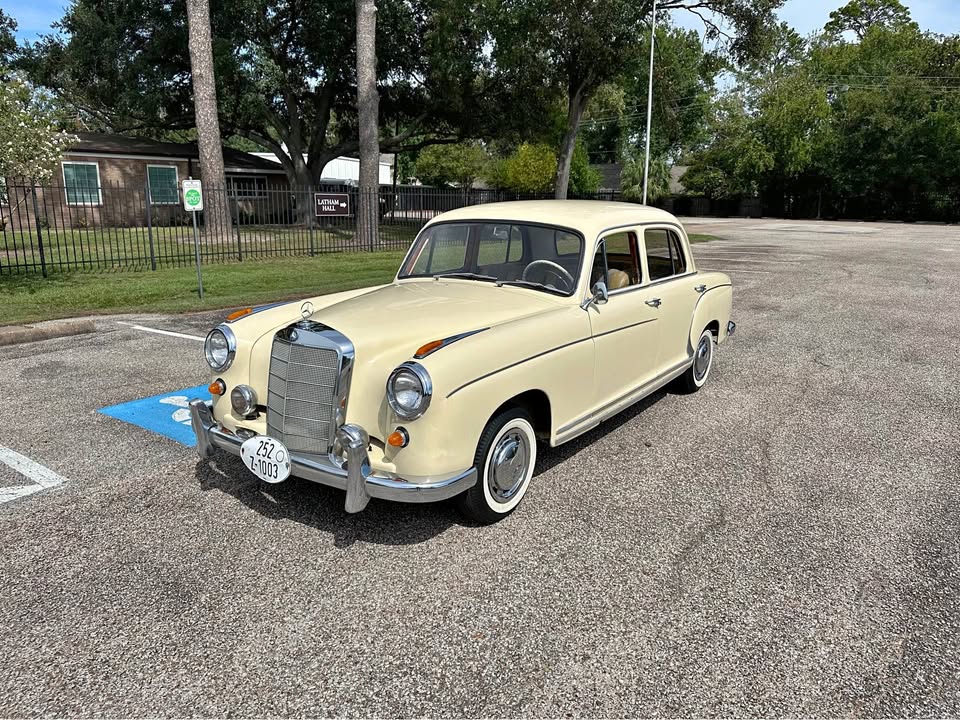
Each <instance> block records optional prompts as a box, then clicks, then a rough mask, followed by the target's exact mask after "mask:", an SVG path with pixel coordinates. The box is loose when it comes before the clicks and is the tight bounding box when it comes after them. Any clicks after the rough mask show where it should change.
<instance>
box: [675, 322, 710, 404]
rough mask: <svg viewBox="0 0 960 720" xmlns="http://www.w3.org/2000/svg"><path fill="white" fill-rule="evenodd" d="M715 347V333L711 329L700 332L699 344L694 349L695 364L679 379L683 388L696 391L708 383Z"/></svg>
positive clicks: (690, 391) (678, 382)
mask: <svg viewBox="0 0 960 720" xmlns="http://www.w3.org/2000/svg"><path fill="white" fill-rule="evenodd" d="M715 347H716V343H714V341H713V333H712V332H710V330H709V329H706V330H704V331H703V332H702V333H700V339H699V340H697V346H696V347H695V348H694V350H693V365H691V366H690V367H689V369H688V370H687V371H686V372H685V373H684V374H683V375H681V376H680V377H679V379H678V380H677V384H678V385H679V386H680V389H681V390H683V391H684V392H688V393H695V392H696V391H697V390H699V389H700V388H702V387H703V386H704V385H706V384H707V378H709V377H710V370H711V368H713V352H714V348H715Z"/></svg>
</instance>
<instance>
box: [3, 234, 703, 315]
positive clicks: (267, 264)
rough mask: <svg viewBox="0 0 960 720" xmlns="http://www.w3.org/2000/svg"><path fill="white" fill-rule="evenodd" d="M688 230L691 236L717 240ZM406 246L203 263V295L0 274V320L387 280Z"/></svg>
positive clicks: (184, 273) (161, 307)
mask: <svg viewBox="0 0 960 720" xmlns="http://www.w3.org/2000/svg"><path fill="white" fill-rule="evenodd" d="M715 239H716V238H714V237H712V236H710V235H691V236H690V241H691V242H694V243H696V242H706V241H709V240H715ZM405 252H406V249H404V250H387V251H379V252H373V253H371V252H354V253H331V254H327V255H320V256H317V257H281V258H268V259H262V260H250V261H245V262H233V263H216V264H210V265H204V266H203V289H204V299H203V301H201V300H200V299H199V298H198V297H197V274H196V270H195V269H194V267H193V266H192V265H191V266H187V267H178V268H163V269H160V270H157V271H156V272H151V271H143V272H99V273H98V272H74V273H52V274H51V275H50V276H49V277H48V278H43V277H41V276H40V275H13V276H0V325H11V324H18V323H24V322H37V321H40V320H53V319H56V318H65V317H78V316H81V315H95V314H109V313H129V312H158V313H172V312H192V311H200V310H214V309H218V308H229V307H239V306H243V305H257V304H263V303H268V302H274V301H278V300H293V299H297V298H301V297H308V296H311V295H323V294H326V293H332V292H339V291H341V290H351V289H353V288H358V287H369V286H371V285H380V284H383V283H387V282H390V280H391V279H392V278H393V277H394V275H395V274H396V272H397V268H398V267H399V266H400V262H401V260H403V256H404V254H405Z"/></svg>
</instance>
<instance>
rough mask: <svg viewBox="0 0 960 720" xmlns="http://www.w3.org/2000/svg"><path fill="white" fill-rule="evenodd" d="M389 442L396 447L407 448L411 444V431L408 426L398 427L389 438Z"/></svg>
mask: <svg viewBox="0 0 960 720" xmlns="http://www.w3.org/2000/svg"><path fill="white" fill-rule="evenodd" d="M387 444H388V445H390V446H391V447H395V448H405V447H406V446H407V445H409V444H410V433H408V432H407V430H406V428H402V427H398V428H397V429H396V430H394V431H393V432H392V433H390V437H388V438H387Z"/></svg>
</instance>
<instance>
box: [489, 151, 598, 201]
mask: <svg viewBox="0 0 960 720" xmlns="http://www.w3.org/2000/svg"><path fill="white" fill-rule="evenodd" d="M571 166H572V169H571V173H570V190H571V192H573V193H575V194H588V193H592V192H595V191H596V189H597V187H598V186H599V184H600V177H599V176H598V175H597V173H596V172H595V171H594V170H593V169H592V168H591V167H590V161H589V158H588V157H587V151H586V148H584V147H583V145H582V144H578V145H577V147H576V148H575V151H574V154H573V160H572V162H571ZM556 176H557V151H556V149H555V148H554V147H553V146H551V145H549V144H547V143H543V142H541V143H521V144H520V145H519V147H517V149H516V150H514V152H513V153H511V154H510V155H508V156H507V157H506V158H503V159H502V160H500V161H498V162H494V163H492V165H491V169H490V173H489V176H488V179H489V180H490V182H491V183H492V184H493V185H494V186H496V187H498V188H500V189H503V190H510V191H512V192H516V193H522V194H530V195H539V194H543V193H547V192H550V191H551V190H553V183H554V181H555V180H556Z"/></svg>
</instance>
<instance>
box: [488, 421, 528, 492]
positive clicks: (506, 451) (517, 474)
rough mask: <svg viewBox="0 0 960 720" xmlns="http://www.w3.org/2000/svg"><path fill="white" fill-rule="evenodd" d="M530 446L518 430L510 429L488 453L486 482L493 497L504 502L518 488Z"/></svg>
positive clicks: (524, 473) (523, 474)
mask: <svg viewBox="0 0 960 720" xmlns="http://www.w3.org/2000/svg"><path fill="white" fill-rule="evenodd" d="M529 458H530V447H529V445H528V443H527V437H526V435H524V434H523V433H522V432H520V431H519V430H510V431H508V432H507V433H505V434H504V436H503V437H501V438H500V441H499V442H498V443H497V445H496V447H494V448H493V452H492V453H490V465H489V467H488V468H487V484H488V486H489V487H490V494H491V495H493V499H494V500H496V501H497V502H500V503H505V502H507V501H508V500H510V498H512V497H513V496H514V495H516V493H517V491H518V490H519V489H520V486H521V485H522V484H523V480H524V478H525V477H526V474H527V463H528V461H529Z"/></svg>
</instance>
